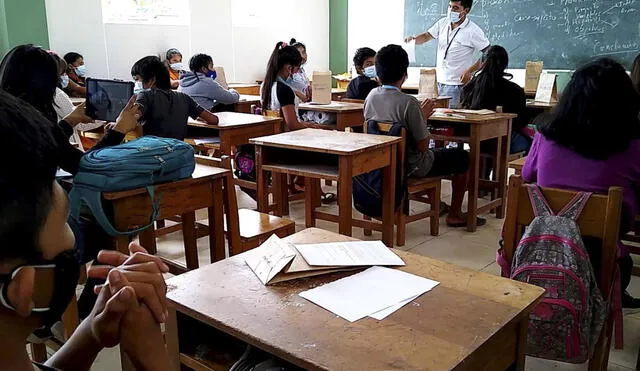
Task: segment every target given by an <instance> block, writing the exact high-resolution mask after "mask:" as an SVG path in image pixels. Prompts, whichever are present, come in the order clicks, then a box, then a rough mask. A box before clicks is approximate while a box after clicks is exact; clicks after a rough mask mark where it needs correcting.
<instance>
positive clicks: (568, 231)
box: [498, 185, 607, 363]
mask: <svg viewBox="0 0 640 371" xmlns="http://www.w3.org/2000/svg"><path fill="white" fill-rule="evenodd" d="M526 187H527V190H528V192H529V198H530V199H531V205H532V208H533V211H534V215H535V218H534V219H533V221H532V222H531V224H530V225H529V226H528V227H527V228H526V231H525V233H524V235H523V236H522V239H521V240H520V242H519V243H518V246H517V248H516V250H515V253H514V257H513V264H512V266H511V269H510V270H509V267H508V264H506V261H505V260H504V258H502V257H501V256H500V255H499V256H498V263H499V264H500V265H501V266H502V267H503V274H505V273H506V274H507V275H509V274H510V277H511V278H512V279H514V280H517V281H521V282H526V283H529V284H532V285H536V286H540V287H542V288H544V289H545V293H544V296H543V299H542V301H541V302H540V303H539V304H538V305H536V306H535V307H534V309H533V311H532V312H531V315H530V316H529V331H528V335H527V355H530V356H533V357H539V358H545V359H553V360H558V361H563V362H569V363H583V362H586V361H588V360H589V359H590V357H591V355H592V353H593V349H594V347H595V344H596V342H597V341H598V338H599V337H600V331H601V330H602V327H603V324H604V321H605V317H606V314H607V313H606V312H607V309H606V306H605V302H604V300H603V298H602V294H601V293H600V290H599V289H598V286H597V283H596V279H595V274H594V272H593V267H592V266H591V261H590V260H589V255H588V253H587V250H586V249H585V246H584V243H583V241H582V237H581V234H580V229H579V228H578V224H577V222H576V221H577V220H578V218H579V217H580V214H581V213H582V209H583V208H584V206H585V205H586V203H587V201H588V199H589V197H591V193H583V192H581V193H578V194H577V195H576V196H575V197H574V198H573V199H572V200H571V201H570V202H569V203H568V204H567V205H566V206H565V207H564V208H563V209H562V210H561V211H560V212H559V213H558V214H557V215H556V214H554V213H553V211H552V210H551V208H550V207H549V204H548V203H547V200H546V199H545V198H544V195H543V194H542V191H541V190H540V188H538V187H537V186H535V185H526Z"/></svg>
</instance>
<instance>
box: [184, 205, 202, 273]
mask: <svg viewBox="0 0 640 371" xmlns="http://www.w3.org/2000/svg"><path fill="white" fill-rule="evenodd" d="M182 238H183V239H184V255H185V258H186V260H187V269H189V270H193V269H198V242H197V240H196V213H195V212H190V213H186V214H182Z"/></svg>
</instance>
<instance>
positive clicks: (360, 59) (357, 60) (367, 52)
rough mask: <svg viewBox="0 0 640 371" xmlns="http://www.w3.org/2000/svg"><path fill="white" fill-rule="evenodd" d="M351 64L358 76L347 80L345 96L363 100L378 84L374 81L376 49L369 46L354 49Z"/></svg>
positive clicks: (375, 75)
mask: <svg viewBox="0 0 640 371" xmlns="http://www.w3.org/2000/svg"><path fill="white" fill-rule="evenodd" d="M353 66H354V67H355V68H356V71H357V72H358V77H356V78H355V79H353V80H351V82H349V86H348V87H347V95H346V96H347V98H348V99H360V100H365V99H367V96H368V95H369V93H370V92H371V90H373V89H375V88H377V87H378V86H380V84H378V81H376V77H377V74H376V51H375V50H373V49H371V48H360V49H358V50H356V54H355V55H354V56H353Z"/></svg>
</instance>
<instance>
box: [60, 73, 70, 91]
mask: <svg viewBox="0 0 640 371" xmlns="http://www.w3.org/2000/svg"><path fill="white" fill-rule="evenodd" d="M60 86H61V87H62V88H63V89H66V88H67V86H69V76H67V75H62V76H60Z"/></svg>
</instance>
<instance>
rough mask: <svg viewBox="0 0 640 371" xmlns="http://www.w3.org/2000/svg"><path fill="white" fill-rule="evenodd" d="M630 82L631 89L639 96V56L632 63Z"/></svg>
mask: <svg viewBox="0 0 640 371" xmlns="http://www.w3.org/2000/svg"><path fill="white" fill-rule="evenodd" d="M631 81H633V87H634V88H635V89H636V91H637V92H638V94H640V54H638V56H637V57H636V59H635V60H634V61H633V67H631Z"/></svg>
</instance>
